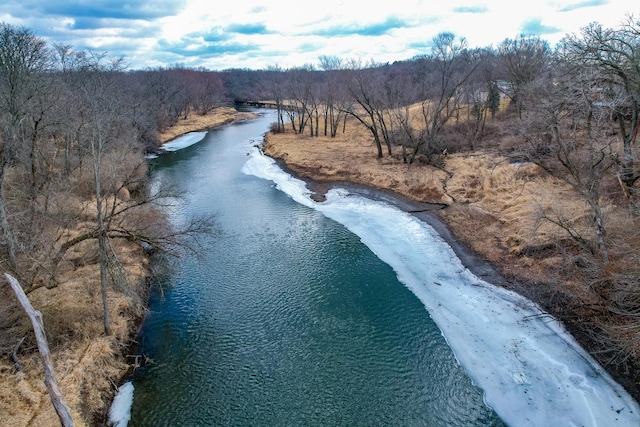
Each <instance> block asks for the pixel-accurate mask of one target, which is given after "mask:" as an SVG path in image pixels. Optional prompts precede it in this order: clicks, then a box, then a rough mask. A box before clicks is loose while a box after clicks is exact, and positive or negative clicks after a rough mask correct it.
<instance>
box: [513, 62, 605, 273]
mask: <svg viewBox="0 0 640 427" xmlns="http://www.w3.org/2000/svg"><path fill="white" fill-rule="evenodd" d="M556 69H558V71H559V74H558V76H556V78H554V79H553V81H550V82H547V84H545V85H544V86H542V87H540V88H539V89H540V90H539V92H537V94H538V96H537V99H538V102H537V103H536V105H535V106H533V107H532V114H530V115H529V116H528V120H527V121H526V122H525V123H526V124H525V123H522V126H523V129H524V135H525V137H526V139H527V140H528V141H529V142H530V144H531V145H532V150H531V153H532V157H531V160H533V161H534V162H535V163H538V164H539V165H541V166H542V167H543V168H545V169H546V170H547V171H550V172H552V173H553V174H554V175H556V176H557V177H559V178H562V179H563V180H565V181H566V182H567V183H569V184H570V185H571V186H572V187H573V188H574V189H575V190H576V191H577V192H578V193H579V194H580V195H581V196H582V197H583V199H584V201H585V203H586V204H587V206H588V207H589V209H590V211H591V219H592V221H591V227H590V228H591V230H593V236H592V237H586V236H583V235H582V234H581V233H580V232H578V231H577V229H576V228H575V227H574V226H572V225H571V223H570V221H569V220H567V219H565V218H563V217H561V216H559V215H556V216H555V217H554V216H549V215H545V216H544V219H546V220H549V221H552V222H553V223H555V224H556V225H558V226H560V227H561V228H562V229H564V230H565V231H566V232H568V233H569V235H570V236H571V237H572V238H573V239H574V240H575V241H576V242H577V243H579V244H580V245H581V246H583V247H584V248H585V249H587V250H588V251H589V252H590V253H591V254H593V255H595V256H596V257H599V258H600V260H601V262H602V263H603V264H604V265H606V264H607V263H608V261H609V251H608V248H607V232H606V221H605V216H604V213H603V209H602V206H601V201H600V200H601V196H602V195H601V191H600V186H601V183H602V181H603V180H604V179H605V176H606V173H607V171H609V170H610V169H611V168H612V167H613V166H614V165H615V156H614V152H613V146H614V139H615V137H613V136H612V135H611V132H610V130H611V123H610V120H609V118H610V114H609V112H608V111H607V109H606V108H605V109H603V108H599V107H598V106H597V104H596V103H595V100H596V99H599V96H600V93H599V91H598V88H599V82H601V81H602V78H603V76H602V73H601V72H600V71H599V70H598V69H596V68H593V67H575V64H570V63H567V62H558V63H557V64H556ZM548 153H552V154H553V155H554V156H550V155H549V154H548Z"/></svg>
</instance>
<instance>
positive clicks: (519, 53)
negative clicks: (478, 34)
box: [498, 35, 551, 117]
mask: <svg viewBox="0 0 640 427" xmlns="http://www.w3.org/2000/svg"><path fill="white" fill-rule="evenodd" d="M498 54H499V56H500V58H501V62H502V66H503V67H504V73H505V75H506V79H507V80H506V82H504V85H503V86H502V90H503V92H504V93H505V94H506V95H507V96H508V97H509V98H511V100H512V102H513V104H514V105H515V108H516V114H517V116H518V117H521V116H522V109H523V106H524V104H525V99H526V98H527V94H528V90H529V87H530V86H531V85H532V84H534V82H535V81H536V80H537V79H539V78H541V77H543V76H544V73H545V71H546V70H547V69H548V67H549V64H550V59H551V48H550V47H549V43H547V42H546V41H545V40H543V39H541V38H540V37H538V36H524V35H522V36H520V37H518V38H514V39H505V40H504V41H502V43H500V45H499V46H498ZM534 102H535V101H534Z"/></svg>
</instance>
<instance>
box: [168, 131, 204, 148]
mask: <svg viewBox="0 0 640 427" xmlns="http://www.w3.org/2000/svg"><path fill="white" fill-rule="evenodd" d="M206 134H207V132H189V133H187V134H184V135H182V136H179V137H177V138H176V139H174V140H173V141H169V142H167V143H166V144H163V145H162V149H163V150H164V151H178V150H182V149H183V148H187V147H189V146H191V145H193V144H197V143H198V142H200V141H202V140H203V139H204V137H205V135H206Z"/></svg>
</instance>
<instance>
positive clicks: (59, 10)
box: [22, 0, 184, 20]
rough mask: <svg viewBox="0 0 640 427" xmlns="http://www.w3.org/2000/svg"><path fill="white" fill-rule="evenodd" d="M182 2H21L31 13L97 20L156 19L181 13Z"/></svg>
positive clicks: (71, 0) (88, 0)
mask: <svg viewBox="0 0 640 427" xmlns="http://www.w3.org/2000/svg"><path fill="white" fill-rule="evenodd" d="M183 3H184V2H183V1H181V0H154V1H153V2H142V1H132V2H122V0H101V1H95V0H80V1H78V0H56V1H41V0H25V1H23V2H22V4H23V5H24V6H26V10H27V11H28V12H30V13H34V12H36V13H38V14H43V15H54V16H62V17H70V18H74V17H83V18H88V17H94V18H118V19H130V20H136V19H144V20H150V19H157V18H161V17H165V16H171V15H174V14H176V13H178V12H179V10H180V9H181V7H182V6H183Z"/></svg>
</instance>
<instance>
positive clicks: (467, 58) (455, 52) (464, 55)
mask: <svg viewBox="0 0 640 427" xmlns="http://www.w3.org/2000/svg"><path fill="white" fill-rule="evenodd" d="M432 43H433V51H432V54H431V56H430V57H428V58H424V59H423V62H422V65H423V67H424V68H423V70H422V78H423V80H422V84H423V92H422V93H423V101H422V103H421V106H420V110H419V113H418V114H420V116H421V121H422V123H423V127H422V128H421V129H420V130H419V131H418V132H419V133H418V134H417V136H415V137H413V138H411V140H412V141H414V142H413V144H414V145H413V147H412V148H413V150H412V153H411V155H410V156H409V159H408V162H409V163H412V162H413V161H414V160H415V158H416V156H417V155H418V153H419V152H421V151H422V152H423V153H424V154H426V155H427V156H428V157H431V156H432V155H434V154H438V153H441V152H442V151H443V150H444V149H445V147H443V146H442V145H441V143H440V142H441V141H440V140H439V137H440V133H441V131H442V128H443V127H444V126H445V125H446V124H447V123H448V122H449V120H450V119H451V118H452V117H454V116H455V115H456V114H457V113H458V109H459V108H460V98H461V96H462V91H461V88H462V87H463V85H464V84H465V83H466V82H467V81H468V80H469V78H470V77H471V75H472V74H473V73H474V71H475V70H476V68H477V67H478V61H477V60H476V58H475V57H473V56H472V55H469V52H467V51H466V40H465V39H459V40H457V39H456V36H455V35H454V34H452V33H440V34H438V35H437V36H435V37H434V38H433V40H432Z"/></svg>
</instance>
